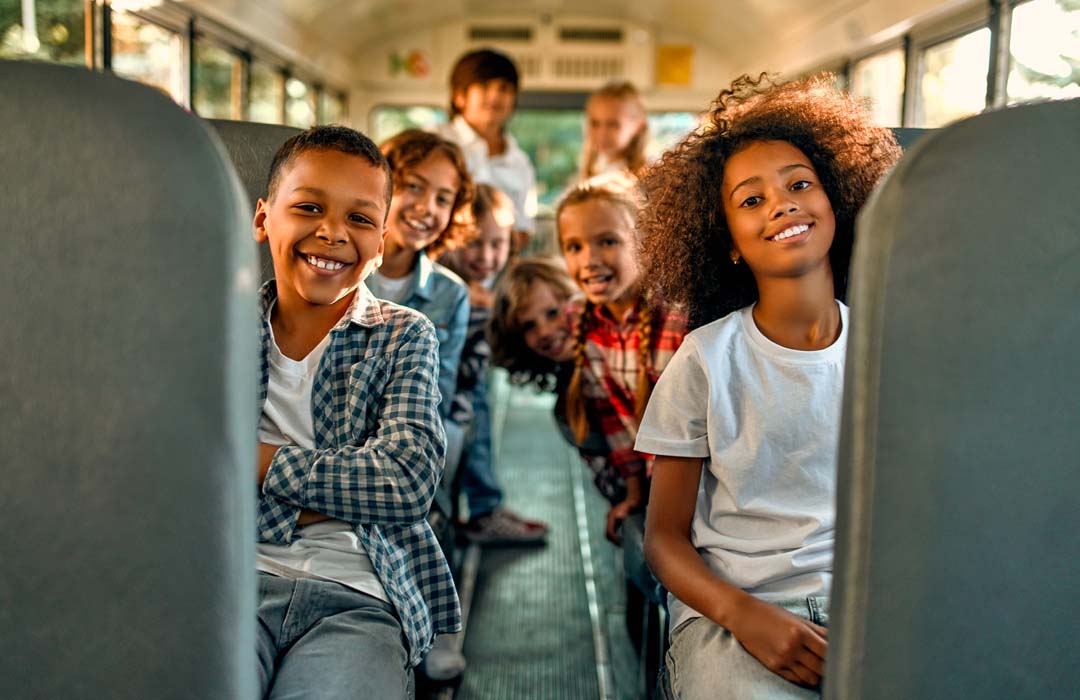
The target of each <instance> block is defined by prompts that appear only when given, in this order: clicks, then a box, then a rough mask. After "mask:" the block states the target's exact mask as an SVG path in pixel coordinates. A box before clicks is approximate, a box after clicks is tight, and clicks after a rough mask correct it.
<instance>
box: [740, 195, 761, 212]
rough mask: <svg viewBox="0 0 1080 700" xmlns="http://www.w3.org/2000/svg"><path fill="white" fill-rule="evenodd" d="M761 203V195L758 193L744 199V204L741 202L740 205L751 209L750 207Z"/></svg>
mask: <svg viewBox="0 0 1080 700" xmlns="http://www.w3.org/2000/svg"><path fill="white" fill-rule="evenodd" d="M759 204H761V197H758V196H757V195H754V196H752V197H747V198H746V199H744V200H743V201H742V204H740V205H739V206H740V207H746V208H748V209H749V208H750V207H756V206H757V205H759Z"/></svg>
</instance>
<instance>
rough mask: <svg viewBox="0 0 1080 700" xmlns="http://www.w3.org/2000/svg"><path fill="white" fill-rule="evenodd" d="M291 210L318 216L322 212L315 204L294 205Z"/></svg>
mask: <svg viewBox="0 0 1080 700" xmlns="http://www.w3.org/2000/svg"><path fill="white" fill-rule="evenodd" d="M293 209H299V210H300V211H303V212H307V213H309V214H318V213H320V212H322V208H321V207H320V206H319V205H317V204H306V203H305V204H294V205H293Z"/></svg>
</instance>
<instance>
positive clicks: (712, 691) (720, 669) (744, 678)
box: [665, 598, 828, 700]
mask: <svg viewBox="0 0 1080 700" xmlns="http://www.w3.org/2000/svg"><path fill="white" fill-rule="evenodd" d="M782 607H784V608H785V609H787V610H788V611H790V612H793V613H795V614H796V615H801V616H802V617H805V618H807V619H809V620H811V621H813V622H815V623H817V624H819V625H822V626H827V625H828V602H827V599H825V598H811V599H803V600H798V601H791V602H790V603H784V604H782ZM665 662H666V665H667V672H668V678H669V681H670V684H671V690H672V693H673V695H674V697H675V698H676V699H677V700H706V699H708V700H746V699H758V698H760V699H761V700H766V699H767V700H816V699H817V698H820V697H821V689H820V688H815V689H811V688H804V687H802V686H798V685H795V684H794V683H791V682H790V681H787V680H785V679H784V678H781V677H780V676H778V675H776V674H775V673H773V672H772V671H770V670H769V669H767V668H765V666H764V665H762V663H761V662H760V661H758V660H757V659H755V658H754V657H753V656H751V655H750V653H749V652H748V651H746V649H744V648H743V646H742V644H739V641H738V640H737V639H735V637H734V636H733V635H732V634H731V633H730V632H728V631H727V630H726V629H724V628H723V627H721V626H719V625H717V624H716V623H715V622H713V621H712V620H710V619H708V618H705V617H700V618H697V619H695V620H692V621H691V622H687V623H685V624H683V625H680V626H679V628H678V629H676V630H675V631H674V632H673V634H672V637H671V647H670V648H669V649H668V652H667V656H666V658H665Z"/></svg>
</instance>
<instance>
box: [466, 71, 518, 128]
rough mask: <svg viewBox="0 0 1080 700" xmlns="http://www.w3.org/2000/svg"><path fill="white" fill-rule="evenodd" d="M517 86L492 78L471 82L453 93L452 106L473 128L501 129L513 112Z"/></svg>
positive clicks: (502, 79)
mask: <svg viewBox="0 0 1080 700" xmlns="http://www.w3.org/2000/svg"><path fill="white" fill-rule="evenodd" d="M516 100H517V88H515V87H514V84H513V83H511V82H510V81H509V80H506V79H504V78H494V79H492V80H488V81H486V82H483V83H472V84H470V85H469V86H468V87H467V88H465V89H464V90H459V91H458V92H456V93H455V94H454V106H455V107H457V109H458V110H459V111H460V112H461V116H463V117H464V118H465V121H467V122H468V123H469V124H470V125H471V126H472V127H473V128H474V129H476V130H478V131H485V130H486V129H489V128H496V129H501V128H502V127H503V125H505V124H506V122H507V121H509V119H510V115H512V114H513V113H514V103H515V101H516Z"/></svg>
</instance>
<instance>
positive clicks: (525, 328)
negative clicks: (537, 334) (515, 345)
mask: <svg viewBox="0 0 1080 700" xmlns="http://www.w3.org/2000/svg"><path fill="white" fill-rule="evenodd" d="M533 328H536V323H535V322H534V321H526V322H525V323H523V324H521V332H522V333H528V332H529V331H531V330H532V329H533Z"/></svg>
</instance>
